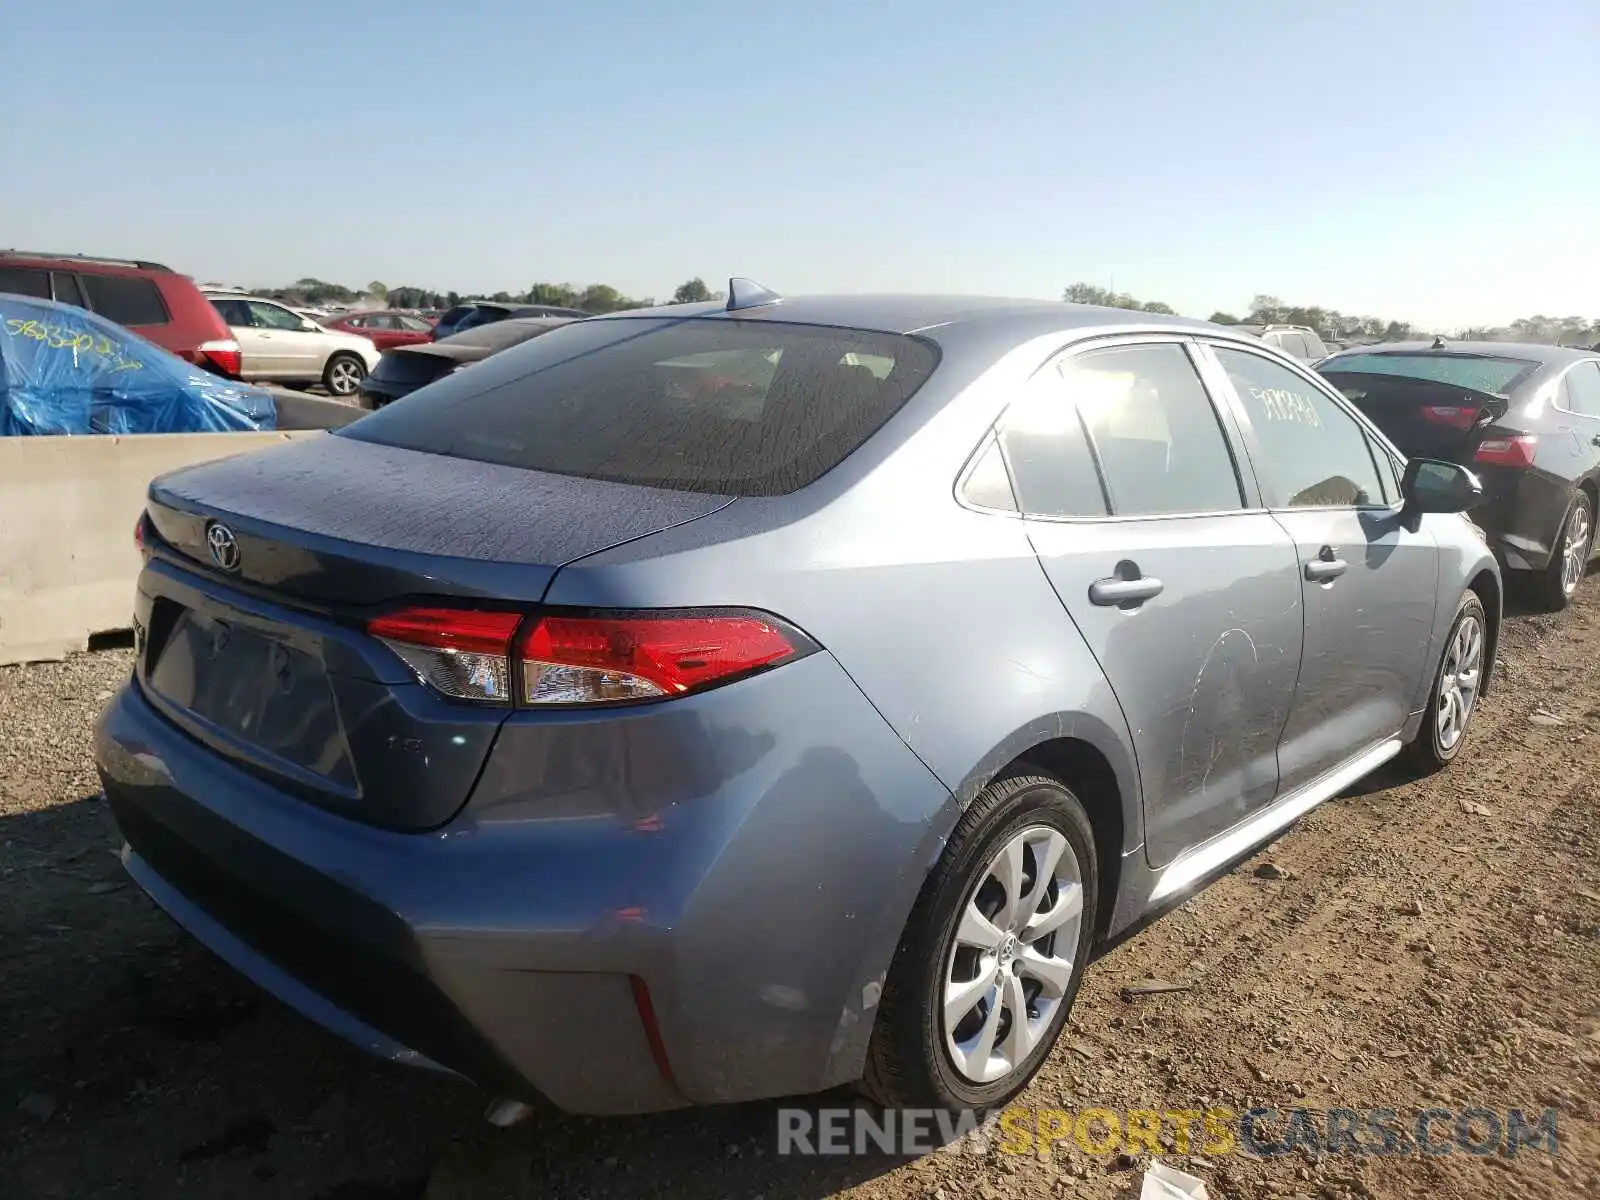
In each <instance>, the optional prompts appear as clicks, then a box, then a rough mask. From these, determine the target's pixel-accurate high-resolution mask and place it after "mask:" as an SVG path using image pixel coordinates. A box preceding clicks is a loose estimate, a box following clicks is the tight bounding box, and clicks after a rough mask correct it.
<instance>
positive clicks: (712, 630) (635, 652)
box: [520, 614, 800, 704]
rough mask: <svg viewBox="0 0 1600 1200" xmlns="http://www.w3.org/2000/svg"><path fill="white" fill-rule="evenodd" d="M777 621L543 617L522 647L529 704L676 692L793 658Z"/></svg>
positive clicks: (793, 652) (791, 643) (719, 617)
mask: <svg viewBox="0 0 1600 1200" xmlns="http://www.w3.org/2000/svg"><path fill="white" fill-rule="evenodd" d="M799 652H800V647H799V646H797V645H796V644H795V642H794V641H791V640H790V638H789V637H788V636H787V635H786V634H785V633H784V631H783V630H782V629H780V628H779V627H778V626H777V625H776V624H775V623H773V622H771V621H769V620H766V619H764V618H762V617H759V616H756V615H754V614H750V615H739V616H728V615H717V616H704V617H698V616H660V617H657V616H632V615H630V616H616V617H545V618H544V619H543V620H541V621H540V622H539V623H538V624H537V625H535V626H534V627H533V629H532V630H531V631H530V632H529V634H528V636H527V638H526V639H525V640H524V642H523V644H522V648H521V654H520V657H521V659H522V679H523V689H524V692H523V695H524V699H525V701H526V702H527V703H528V704H594V703H600V702H605V701H612V700H651V699H656V698H659V697H663V696H677V695H682V694H683V693H685V692H691V691H695V690H697V689H699V688H704V687H707V686H710V685H711V684H715V683H724V682H726V681H727V680H729V679H732V678H736V677H738V676H740V675H748V674H750V672H752V671H758V670H760V669H761V668H763V667H771V666H776V665H777V664H778V663H781V662H784V661H786V660H788V659H790V658H793V657H794V656H795V655H796V654H798V653H799Z"/></svg>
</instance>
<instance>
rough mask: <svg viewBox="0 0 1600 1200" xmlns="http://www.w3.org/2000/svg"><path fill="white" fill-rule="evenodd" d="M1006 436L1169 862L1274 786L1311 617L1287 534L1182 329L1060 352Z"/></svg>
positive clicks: (1152, 838) (1149, 847)
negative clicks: (1260, 502)
mask: <svg viewBox="0 0 1600 1200" xmlns="http://www.w3.org/2000/svg"><path fill="white" fill-rule="evenodd" d="M1000 441H1001V444H1002V446H1003V448H1004V451H1005V454H1006V456H1007V461H1008V463H1009V466H1010V470H1011V474H1012V478H1013V480H1014V482H1015V485H1016V489H1017V493H1018V501H1019V503H1020V504H1021V506H1022V509H1023V513H1024V518H1023V519H1024V525H1025V527H1026V529H1027V531H1028V536H1029V539H1030V541H1031V542H1032V545H1033V548H1034V551H1035V553H1036V554H1037V555H1038V556H1039V562H1040V564H1041V566H1042V567H1043V568H1044V571H1045V574H1046V576H1047V577H1048V578H1049V580H1050V583H1051V585H1052V587H1053V588H1054V589H1055V592H1056V595H1057V597H1058V598H1059V600H1060V601H1061V605H1062V608H1063V611H1064V614H1065V616H1066V618H1067V619H1068V620H1070V621H1071V622H1072V623H1073V625H1074V626H1075V628H1076V629H1077V631H1078V633H1079V635H1080V636H1081V637H1082V638H1083V640H1084V642H1085V643H1086V644H1087V645H1088V647H1089V649H1090V652H1091V653H1092V654H1093V655H1094V656H1095V659H1096V661H1097V662H1098V664H1099V666H1100V668H1101V670H1102V672H1103V673H1104V674H1105V676H1106V678H1107V680H1108V681H1109V683H1110V685H1111V688H1112V691H1113V693H1114V694H1115V695H1116V698H1117V700H1118V703H1119V704H1120V705H1121V707H1122V710H1123V714H1124V716H1125V717H1126V719H1127V723H1128V726H1129V729H1130V731H1131V734H1132V737H1133V741H1134V749H1135V753H1136V756H1137V758H1138V764H1139V773H1140V778H1141V784H1142V789H1143V804H1144V817H1145V837H1146V845H1145V850H1146V856H1147V858H1148V860H1149V861H1150V863H1151V865H1153V866H1162V865H1165V864H1166V863H1168V862H1170V861H1171V860H1172V859H1174V858H1175V857H1177V855H1179V854H1180V853H1182V852H1183V851H1184V850H1185V849H1187V848H1189V847H1190V846H1192V845H1195V844H1196V843H1198V842H1201V841H1203V840H1205V839H1206V838H1208V837H1210V836H1212V835H1214V834H1216V833H1219V832H1221V831H1222V830H1223V829H1226V828H1227V827H1229V826H1230V825H1233V824H1235V823H1237V822H1238V821H1240V820H1242V819H1244V818H1245V817H1247V816H1248V815H1249V814H1250V813H1252V812H1253V811H1255V810H1256V809H1259V808H1260V807H1262V806H1264V805H1266V804H1268V803H1269V802H1270V801H1271V800H1272V799H1273V797H1274V796H1275V795H1276V794H1277V791H1278V766H1277V739H1278V733H1279V730H1280V729H1281V728H1282V726H1283V722H1284V720H1285V719H1286V718H1287V715H1288V712H1289V708H1290V705H1291V703H1292V701H1293V696H1294V687H1295V677H1296V675H1297V673H1298V671H1299V665H1300V639H1301V630H1302V625H1303V622H1302V618H1301V613H1300V604H1301V595H1300V589H1299V586H1298V584H1297V582H1296V573H1295V571H1296V564H1295V556H1294V549H1293V546H1292V545H1291V543H1290V540H1289V537H1288V535H1287V534H1286V533H1285V532H1284V530H1283V528H1282V527H1281V526H1280V525H1279V524H1278V523H1277V522H1276V521H1274V520H1273V519H1272V518H1271V517H1270V516H1269V515H1267V514H1266V513H1265V512H1261V511H1251V510H1247V509H1246V508H1245V500H1246V498H1247V496H1249V497H1253V486H1254V485H1253V482H1248V481H1242V480H1241V479H1240V477H1239V474H1238V471H1237V470H1236V465H1235V462H1234V457H1233V455H1232V454H1231V452H1230V449H1229V445H1228V439H1227V434H1226V433H1225V432H1224V424H1223V423H1222V422H1221V421H1220V420H1219V416H1218V413H1217V412H1216V411H1215V409H1214V408H1213V406H1212V403H1211V401H1210V399H1209V398H1208V397H1207V395H1206V392H1205V389H1204V388H1203V387H1202V385H1201V383H1200V379H1199V377H1198V375H1197V374H1196V372H1195V368H1194V364H1193V363H1192V361H1191V360H1190V358H1189V354H1188V351H1187V350H1186V348H1185V345H1184V342H1183V340H1182V339H1170V338H1169V339H1145V340H1128V339H1123V340H1120V341H1115V342H1111V343H1107V344H1103V345H1100V346H1096V347H1093V348H1090V349H1088V350H1086V351H1083V352H1072V353H1069V354H1067V355H1063V356H1060V357H1058V358H1057V359H1056V360H1053V361H1052V363H1049V364H1046V366H1045V367H1044V368H1043V369H1042V370H1041V371H1040V372H1039V373H1038V374H1036V375H1035V376H1034V378H1033V380H1031V381H1030V382H1029V385H1028V387H1027V388H1026V389H1024V394H1023V395H1022V396H1020V397H1019V398H1018V400H1017V401H1016V402H1015V403H1014V404H1013V405H1012V407H1011V409H1010V410H1009V411H1008V413H1007V415H1006V417H1005V418H1004V420H1003V422H1002V426H1001V431H1000ZM1242 482H1243V483H1245V484H1246V487H1245V491H1244V493H1243V494H1242V493H1241V483H1242ZM1185 510H1188V511H1185Z"/></svg>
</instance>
